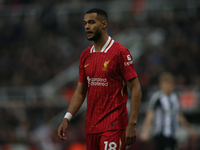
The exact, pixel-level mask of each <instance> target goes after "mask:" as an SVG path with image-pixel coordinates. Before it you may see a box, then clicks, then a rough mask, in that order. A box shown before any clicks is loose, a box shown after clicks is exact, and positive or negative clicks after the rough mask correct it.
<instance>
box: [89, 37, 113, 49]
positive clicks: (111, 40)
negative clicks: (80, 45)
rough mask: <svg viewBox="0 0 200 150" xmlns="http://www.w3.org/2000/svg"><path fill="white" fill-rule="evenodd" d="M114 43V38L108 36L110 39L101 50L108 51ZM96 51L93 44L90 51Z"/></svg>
mask: <svg viewBox="0 0 200 150" xmlns="http://www.w3.org/2000/svg"><path fill="white" fill-rule="evenodd" d="M113 43H114V40H113V39H112V38H111V37H110V36H108V40H107V42H106V43H105V45H104V46H103V47H102V49H101V52H103V53H106V52H107V51H108V50H109V48H110V47H111V46H112V45H113ZM94 52H95V48H94V45H93V46H92V47H91V49H90V53H94Z"/></svg>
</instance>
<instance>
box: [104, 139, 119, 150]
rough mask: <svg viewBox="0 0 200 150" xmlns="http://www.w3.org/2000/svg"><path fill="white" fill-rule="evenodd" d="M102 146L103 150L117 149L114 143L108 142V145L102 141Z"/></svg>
mask: <svg viewBox="0 0 200 150" xmlns="http://www.w3.org/2000/svg"><path fill="white" fill-rule="evenodd" d="M104 144H105V148H104V150H116V148H117V144H116V143H115V142H110V143H109V144H108V141H104Z"/></svg>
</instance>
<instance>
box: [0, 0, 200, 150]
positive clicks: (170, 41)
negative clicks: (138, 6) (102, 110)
mask: <svg viewBox="0 0 200 150" xmlns="http://www.w3.org/2000/svg"><path fill="white" fill-rule="evenodd" d="M71 1H72V0H71ZM87 1H92V0H87ZM38 2H39V1H35V0H13V1H12V0H9V1H0V3H1V7H2V6H13V7H11V8H12V9H13V10H12V11H15V10H16V9H17V8H16V7H14V6H16V4H17V5H20V4H36V3H38ZM42 2H43V3H44V4H48V5H45V6H44V7H42V11H41V13H40V14H39V15H37V16H24V15H20V16H13V15H11V16H6V15H0V86H2V87H6V86H34V85H42V84H44V83H45V82H47V81H48V80H50V79H51V78H52V77H54V76H55V75H57V74H58V73H60V72H61V71H62V70H64V69H66V68H67V67H69V66H70V65H71V64H72V63H74V62H76V61H78V60H79V57H80V54H81V52H82V51H83V50H84V49H85V48H86V47H87V46H88V45H89V44H91V43H90V42H88V41H87V39H86V36H85V33H84V26H83V15H84V14H82V13H74V14H70V15H67V16H65V15H63V16H62V17H60V18H57V15H56V11H55V8H54V7H53V6H54V5H53V4H54V3H55V1H54V0H52V1H51V3H50V2H49V1H48V3H47V1H42ZM56 2H58V1H56ZM59 2H64V0H60V1H59ZM68 2H70V0H68ZM16 11H17V10H16ZM0 13H1V10H0ZM127 15H128V16H130V17H124V18H122V20H123V21H120V19H119V21H116V20H112V18H109V27H108V31H109V33H110V35H111V36H112V37H113V36H115V35H117V34H118V33H120V32H121V31H123V30H124V29H127V28H136V29H137V28H141V27H143V28H146V29H147V31H146V32H149V29H151V30H155V31H156V30H159V31H161V33H162V35H163V37H164V38H163V40H162V42H160V43H159V44H157V41H153V42H152V41H151V43H150V41H148V40H147V39H146V40H144V41H143V47H144V52H143V54H142V55H141V56H140V57H139V58H138V59H137V60H135V62H134V64H135V68H136V71H137V73H138V76H139V80H140V83H141V86H142V91H143V95H144V97H143V99H144V100H145V99H146V94H147V92H148V90H149V88H150V87H151V86H152V85H156V84H158V80H157V79H158V76H159V74H160V73H161V72H163V71H169V72H171V73H173V75H174V76H175V78H176V84H177V85H180V86H187V85H196V86H199V85H200V70H199V66H200V10H199V9H197V10H196V11H195V12H194V13H193V14H190V13H188V12H187V11H184V10H174V11H173V12H172V13H171V14H169V15H166V16H165V15H162V14H160V13H159V12H158V13H155V14H154V15H147V16H146V19H144V20H143V21H137V19H130V18H134V17H133V16H134V14H132V12H128V13H127ZM126 19H127V20H126ZM152 39H153V38H150V39H149V40H152ZM152 43H155V44H154V45H153V44H152ZM63 109H64V107H63V108H60V107H59V108H57V107H56V108H52V107H51V108H48V107H42V106H35V107H27V108H20V109H14V108H12V112H10V111H9V109H6V108H5V109H4V108H1V109H0V121H1V123H0V145H1V144H3V143H10V142H11V143H18V142H23V143H26V144H27V145H30V146H31V147H36V148H38V149H39V148H41V149H42V148H43V149H51V148H47V147H45V146H46V145H45V144H44V143H40V142H41V141H44V139H46V137H50V138H49V141H48V140H47V141H46V142H47V143H54V144H55V145H56V144H57V145H58V146H61V147H59V148H58V147H57V148H55V147H54V148H55V149H63V150H64V148H66V147H67V146H68V144H69V143H70V142H73V141H81V142H82V141H84V140H85V137H84V133H83V132H84V126H83V125H82V123H83V122H84V119H80V118H77V120H80V122H82V123H80V124H77V122H78V121H77V120H74V124H73V122H72V125H71V126H70V130H69V132H68V134H69V136H70V138H69V139H71V141H68V142H62V141H60V140H59V139H58V137H57V135H56V130H57V126H55V125H51V124H49V125H50V126H48V127H47V126H41V125H43V124H44V123H46V122H48V121H49V119H51V118H52V117H54V116H55V115H56V114H57V113H58V112H60V111H61V110H63ZM48 129H49V130H48ZM77 129H78V130H77ZM44 130H45V131H44ZM43 132H44V134H42V135H44V137H38V136H40V135H41V133H43ZM39 133H40V134H39ZM48 133H49V134H50V133H51V134H52V135H48ZM33 135H34V136H35V137H37V138H35V137H33ZM45 135H46V136H45ZM74 135H79V136H74ZM72 137H73V138H72ZM35 139H38V141H36V140H35ZM38 143H40V146H39V147H38V146H37V145H38ZM47 145H48V144H47ZM52 149H53V148H52Z"/></svg>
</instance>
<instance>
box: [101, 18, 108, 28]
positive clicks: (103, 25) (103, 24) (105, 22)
mask: <svg viewBox="0 0 200 150" xmlns="http://www.w3.org/2000/svg"><path fill="white" fill-rule="evenodd" d="M107 25H108V23H107V20H104V21H102V29H104V30H105V29H106V28H107Z"/></svg>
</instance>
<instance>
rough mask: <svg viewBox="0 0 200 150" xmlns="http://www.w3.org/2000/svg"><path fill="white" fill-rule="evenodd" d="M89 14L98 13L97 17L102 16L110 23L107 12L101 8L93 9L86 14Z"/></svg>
mask: <svg viewBox="0 0 200 150" xmlns="http://www.w3.org/2000/svg"><path fill="white" fill-rule="evenodd" d="M89 13H97V16H102V17H104V18H105V19H106V20H107V21H108V15H107V13H106V12H105V10H103V9H101V8H92V9H90V10H88V11H87V12H86V14H89Z"/></svg>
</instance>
